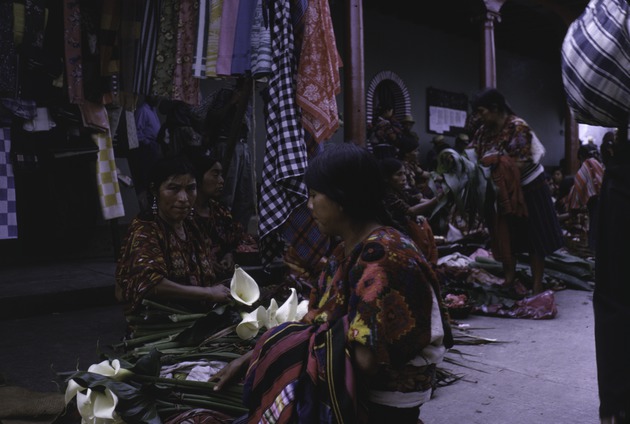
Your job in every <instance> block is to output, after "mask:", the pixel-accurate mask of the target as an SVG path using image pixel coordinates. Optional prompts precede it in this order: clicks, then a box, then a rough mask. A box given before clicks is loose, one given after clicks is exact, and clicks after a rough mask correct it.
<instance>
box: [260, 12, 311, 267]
mask: <svg viewBox="0 0 630 424" xmlns="http://www.w3.org/2000/svg"><path fill="white" fill-rule="evenodd" d="M270 7H271V9H270V13H269V16H270V21H271V22H270V28H271V46H272V49H271V50H272V52H273V60H272V73H271V75H270V78H269V84H268V86H267V91H266V93H264V94H265V115H266V120H267V145H266V152H265V157H264V160H263V172H262V185H261V188H260V201H259V211H260V212H259V213H260V220H259V235H260V252H261V260H262V262H263V264H264V265H266V266H268V265H269V264H270V263H271V261H272V260H273V259H274V258H275V257H277V256H278V255H280V254H281V253H282V249H283V248H284V243H283V242H282V240H281V238H280V234H279V233H278V232H277V229H278V227H280V226H281V225H282V224H283V223H284V222H285V221H286V219H287V217H288V216H289V215H290V213H291V211H293V210H294V209H295V208H297V207H298V206H299V205H300V204H302V203H304V202H306V199H307V191H306V186H305V185H304V182H303V176H304V172H305V171H306V167H307V154H306V145H305V143H304V135H303V131H302V127H301V125H300V115H299V110H298V107H297V104H296V102H295V72H296V67H297V66H296V63H295V56H294V44H293V28H292V25H291V14H290V2H289V0H277V1H273V2H270Z"/></svg>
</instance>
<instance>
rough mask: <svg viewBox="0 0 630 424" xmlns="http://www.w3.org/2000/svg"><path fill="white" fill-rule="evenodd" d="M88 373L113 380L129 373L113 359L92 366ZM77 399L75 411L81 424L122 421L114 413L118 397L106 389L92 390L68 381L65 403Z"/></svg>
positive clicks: (111, 423) (110, 423)
mask: <svg viewBox="0 0 630 424" xmlns="http://www.w3.org/2000/svg"><path fill="white" fill-rule="evenodd" d="M88 372H93V373H95V374H100V375H104V376H106V377H109V378H111V379H113V380H117V381H120V380H123V379H124V378H126V377H127V376H128V375H130V374H131V371H129V370H128V369H125V368H122V367H121V366H120V361H119V360H118V359H114V360H113V361H112V362H111V363H110V362H109V361H108V360H105V361H103V362H101V363H98V364H93V365H91V366H90V368H88ZM75 396H76V398H77V409H78V410H79V414H81V424H118V423H124V421H123V420H122V419H121V418H120V417H119V416H118V414H117V413H116V405H118V397H117V396H116V395H115V394H114V392H112V391H111V390H110V389H108V388H104V389H103V391H100V390H92V389H90V388H86V387H83V386H81V385H80V384H79V383H77V382H76V381H74V380H70V381H68V387H67V388H66V394H65V401H66V403H68V402H70V401H71V400H72V399H73V398H74V397H75Z"/></svg>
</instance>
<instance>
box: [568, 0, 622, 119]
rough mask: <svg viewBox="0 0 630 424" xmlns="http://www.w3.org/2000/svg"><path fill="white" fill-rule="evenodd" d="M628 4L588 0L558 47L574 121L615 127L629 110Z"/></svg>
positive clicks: (620, 0)
mask: <svg viewBox="0 0 630 424" xmlns="http://www.w3.org/2000/svg"><path fill="white" fill-rule="evenodd" d="M629 19H630V5H628V3H627V2H626V1H625V0H591V2H590V3H589V4H588V6H587V8H586V10H585V11H584V12H583V14H582V15H581V16H580V17H579V18H578V19H576V20H575V21H574V22H573V23H572V24H571V26H570V27H569V30H568V31H567V35H566V37H565V39H564V42H563V45H562V78H563V82H564V88H565V91H566V94H567V101H568V103H569V106H570V107H571V109H572V110H573V112H574V113H575V118H576V120H577V121H578V122H582V123H586V124H591V125H599V126H604V127H615V126H617V125H618V124H619V122H623V121H622V120H624V119H626V118H627V117H628V113H629V112H630V103H628V98H630V35H629V34H628V31H629V30H628V22H629Z"/></svg>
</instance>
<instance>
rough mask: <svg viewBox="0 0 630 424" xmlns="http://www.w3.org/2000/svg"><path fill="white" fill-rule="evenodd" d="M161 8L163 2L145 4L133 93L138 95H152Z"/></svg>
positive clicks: (157, 0) (156, 1)
mask: <svg viewBox="0 0 630 424" xmlns="http://www.w3.org/2000/svg"><path fill="white" fill-rule="evenodd" d="M161 8H162V1H161V0H153V1H147V2H146V3H145V4H144V11H143V13H142V26H141V29H140V38H139V39H138V50H137V54H136V62H135V65H136V69H135V71H134V81H133V92H134V93H136V94H145V95H146V94H150V93H151V78H152V76H153V66H154V64H155V50H156V48H157V38H158V28H159V24H160V10H161Z"/></svg>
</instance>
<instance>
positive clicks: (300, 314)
mask: <svg viewBox="0 0 630 424" xmlns="http://www.w3.org/2000/svg"><path fill="white" fill-rule="evenodd" d="M307 312H308V300H303V301H301V302H300V303H298V306H297V310H296V311H295V320H296V321H299V320H301V319H302V318H304V315H306V313H307Z"/></svg>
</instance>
